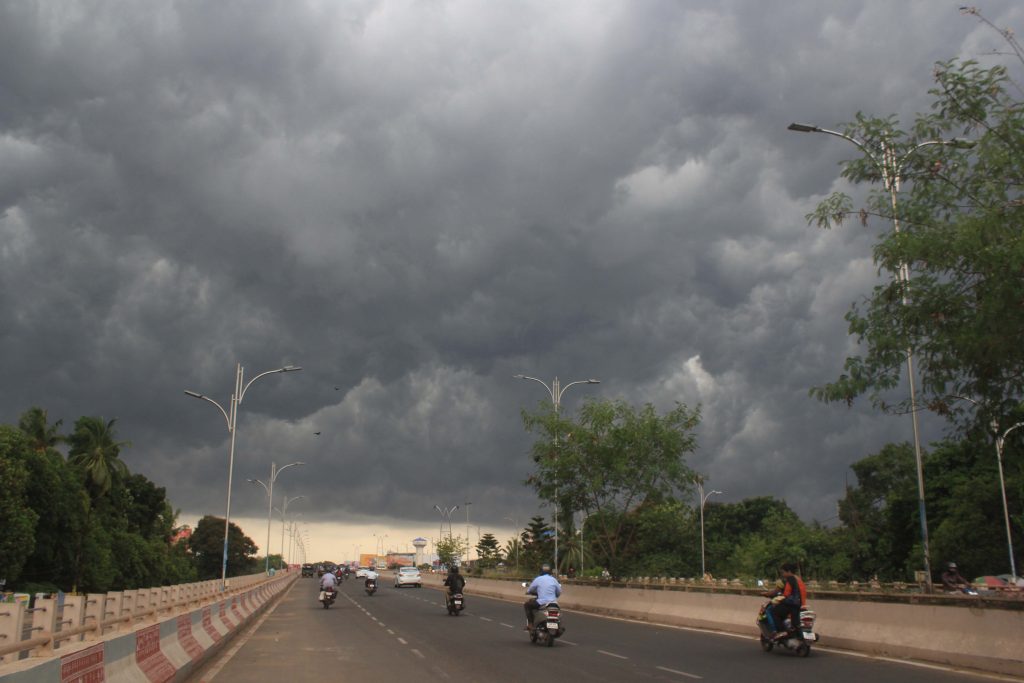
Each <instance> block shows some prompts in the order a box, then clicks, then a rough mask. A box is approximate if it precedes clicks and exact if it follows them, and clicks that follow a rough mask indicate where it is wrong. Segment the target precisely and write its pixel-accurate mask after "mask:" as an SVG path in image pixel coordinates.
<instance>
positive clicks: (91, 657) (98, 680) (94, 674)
mask: <svg viewBox="0 0 1024 683" xmlns="http://www.w3.org/2000/svg"><path fill="white" fill-rule="evenodd" d="M106 680H107V678H106V670H105V669H104V668H103V643H100V644H99V645H93V646H92V647H90V648H86V649H84V650H79V651H78V652H74V653H72V654H69V655H66V656H64V657H61V658H60V683H102V682H103V681H106Z"/></svg>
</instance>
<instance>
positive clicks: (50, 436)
mask: <svg viewBox="0 0 1024 683" xmlns="http://www.w3.org/2000/svg"><path fill="white" fill-rule="evenodd" d="M63 422H64V421H63V420H57V421H56V422H54V423H53V424H52V425H51V424H49V418H48V417H47V415H46V411H45V410H43V409H42V408H40V407H38V406H32V407H31V408H29V409H28V410H26V411H25V413H24V414H23V415H22V416H21V418H20V419H19V420H18V429H20V430H21V431H22V432H24V433H25V435H26V436H28V439H29V446H30V447H31V448H32V450H33V451H34V452H35V453H37V454H39V455H43V454H44V453H49V452H51V451H53V450H55V449H56V448H57V445H58V444H60V443H63V442H65V441H67V440H68V439H67V437H66V436H64V435H62V434H60V433H59V430H60V426H61V424H62V423H63Z"/></svg>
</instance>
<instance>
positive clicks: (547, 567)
mask: <svg viewBox="0 0 1024 683" xmlns="http://www.w3.org/2000/svg"><path fill="white" fill-rule="evenodd" d="M540 573H541V574H550V573H551V565H550V564H548V563H547V562H545V563H544V564H542V565H541V566H540Z"/></svg>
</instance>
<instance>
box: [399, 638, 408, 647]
mask: <svg viewBox="0 0 1024 683" xmlns="http://www.w3.org/2000/svg"><path fill="white" fill-rule="evenodd" d="M398 642H400V643H401V644H402V645H408V644H409V641H408V640H406V639H405V638H399V639H398Z"/></svg>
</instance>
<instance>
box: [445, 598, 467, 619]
mask: <svg viewBox="0 0 1024 683" xmlns="http://www.w3.org/2000/svg"><path fill="white" fill-rule="evenodd" d="M444 606H445V608H447V610H448V614H450V615H451V616H453V617H457V616H459V612H461V611H462V610H464V609H465V608H466V599H465V598H464V597H462V593H448V592H445V594H444Z"/></svg>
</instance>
